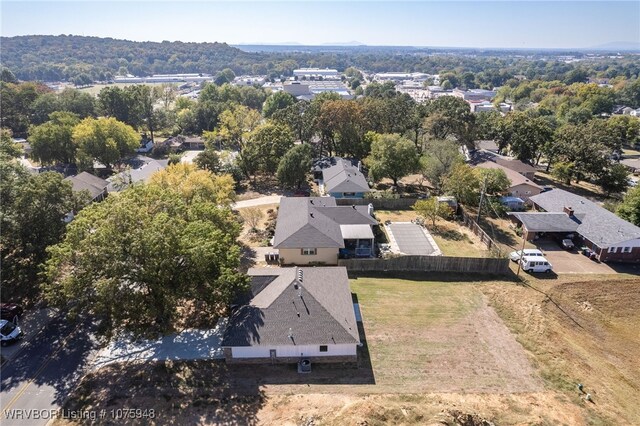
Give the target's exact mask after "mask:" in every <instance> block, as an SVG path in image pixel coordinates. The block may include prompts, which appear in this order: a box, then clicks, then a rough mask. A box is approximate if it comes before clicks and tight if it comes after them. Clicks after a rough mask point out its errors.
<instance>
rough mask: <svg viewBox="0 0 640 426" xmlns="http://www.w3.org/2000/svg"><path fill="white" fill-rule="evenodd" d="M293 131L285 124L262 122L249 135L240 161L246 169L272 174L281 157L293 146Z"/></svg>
mask: <svg viewBox="0 0 640 426" xmlns="http://www.w3.org/2000/svg"><path fill="white" fill-rule="evenodd" d="M293 138H294V136H293V133H292V132H291V130H290V129H289V127H288V126H287V125H285V124H274V123H264V124H261V125H260V126H258V127H256V128H255V129H254V130H253V131H252V132H251V134H250V135H249V138H248V141H247V144H246V147H245V149H244V151H243V155H242V161H243V162H244V163H245V168H246V169H247V170H252V171H253V172H254V173H255V172H262V173H265V174H272V175H273V174H274V173H276V170H277V169H278V163H279V162H280V160H281V159H282V157H283V156H284V155H285V154H286V153H287V151H289V150H290V149H291V148H292V147H293Z"/></svg>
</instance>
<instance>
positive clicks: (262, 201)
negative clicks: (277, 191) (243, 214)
mask: <svg viewBox="0 0 640 426" xmlns="http://www.w3.org/2000/svg"><path fill="white" fill-rule="evenodd" d="M280 198H282V195H265V196H264V197H258V198H253V199H251V200H242V201H238V202H237V203H235V204H234V205H233V206H232V207H233V208H234V209H242V208H245V207H256V206H264V205H266V204H280Z"/></svg>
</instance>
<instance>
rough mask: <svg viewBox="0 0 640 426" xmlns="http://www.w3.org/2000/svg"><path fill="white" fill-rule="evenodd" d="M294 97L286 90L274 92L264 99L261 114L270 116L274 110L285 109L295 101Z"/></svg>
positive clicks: (266, 116)
mask: <svg viewBox="0 0 640 426" xmlns="http://www.w3.org/2000/svg"><path fill="white" fill-rule="evenodd" d="M295 101H296V100H295V98H294V97H293V96H291V95H290V94H289V93H287V92H282V91H280V92H275V93H273V94H271V95H269V97H267V100H266V101H264V106H263V107H262V114H263V115H264V116H265V118H270V117H271V116H272V115H273V114H274V113H275V112H276V111H278V110H281V109H285V108H287V107H288V106H290V105H293V104H294V103H295Z"/></svg>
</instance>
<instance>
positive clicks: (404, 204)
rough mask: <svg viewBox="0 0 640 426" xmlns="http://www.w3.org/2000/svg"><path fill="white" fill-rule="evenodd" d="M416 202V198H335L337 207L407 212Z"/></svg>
mask: <svg viewBox="0 0 640 426" xmlns="http://www.w3.org/2000/svg"><path fill="white" fill-rule="evenodd" d="M416 201H418V199H417V198H336V204H337V205H339V206H354V205H355V206H368V205H369V204H373V208H374V209H375V210H408V209H410V208H411V207H412V206H413V205H414V204H415V203H416Z"/></svg>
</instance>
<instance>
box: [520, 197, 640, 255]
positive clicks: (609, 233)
mask: <svg viewBox="0 0 640 426" xmlns="http://www.w3.org/2000/svg"><path fill="white" fill-rule="evenodd" d="M529 199H530V200H531V201H532V202H533V203H535V204H536V205H537V206H539V207H541V208H542V209H544V210H546V211H547V212H562V211H563V210H564V208H565V207H571V208H572V209H573V211H574V216H575V217H576V220H578V222H579V226H578V229H577V231H578V233H580V235H582V236H584V237H585V238H587V239H588V240H589V241H591V242H593V243H595V244H597V245H598V247H600V248H606V247H609V246H611V245H615V244H619V243H623V242H625V241H629V240H633V239H637V238H640V228H639V227H637V226H635V225H634V224H632V223H630V222H627V221H626V220H624V219H622V218H620V217H618V216H616V215H615V214H613V213H612V212H610V211H609V210H607V209H605V208H604V207H601V206H599V205H598V204H596V203H594V202H593V201H590V200H588V199H586V198H584V197H581V196H579V195H576V194H573V193H571V192H568V191H564V190H562V189H552V190H551V191H547V192H543V193H541V194H538V195H534V196H532V197H530V198H529Z"/></svg>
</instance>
